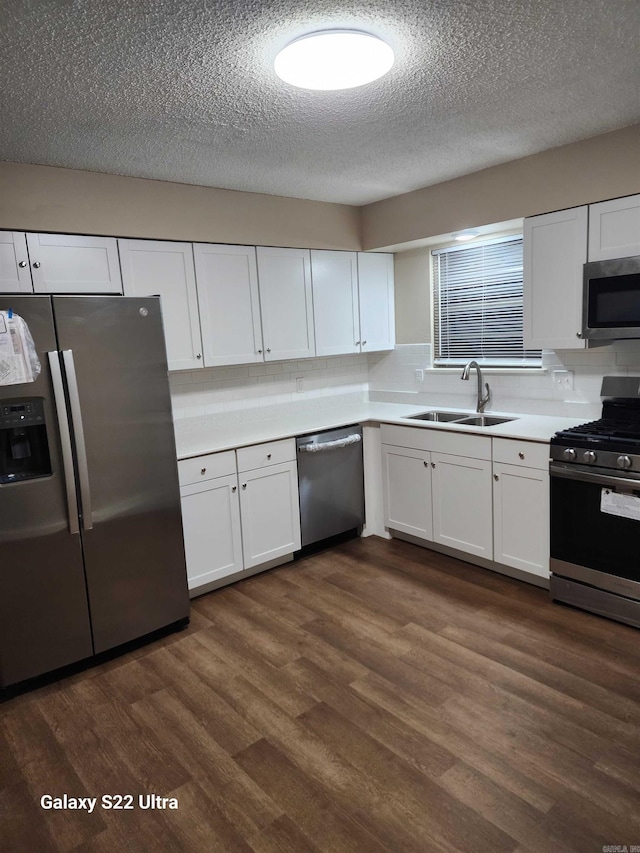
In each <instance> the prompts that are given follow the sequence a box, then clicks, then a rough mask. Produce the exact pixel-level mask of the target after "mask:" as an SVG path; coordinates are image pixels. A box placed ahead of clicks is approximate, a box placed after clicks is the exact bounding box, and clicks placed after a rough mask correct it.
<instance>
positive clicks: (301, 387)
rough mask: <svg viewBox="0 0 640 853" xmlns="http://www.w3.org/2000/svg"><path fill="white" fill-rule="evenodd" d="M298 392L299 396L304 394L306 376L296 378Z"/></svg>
mask: <svg viewBox="0 0 640 853" xmlns="http://www.w3.org/2000/svg"><path fill="white" fill-rule="evenodd" d="M296 391H297V392H298V394H304V376H297V377H296Z"/></svg>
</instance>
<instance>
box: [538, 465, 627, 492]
mask: <svg viewBox="0 0 640 853" xmlns="http://www.w3.org/2000/svg"><path fill="white" fill-rule="evenodd" d="M549 476H551V477H563V478H564V479H566V480H579V481H580V482H583V483H596V484H597V485H598V486H615V487H617V488H618V489H626V490H629V489H634V490H640V477H639V478H638V479H637V480H635V479H631V478H630V477H612V476H611V475H608V474H600V473H595V472H594V471H576V470H575V469H574V468H570V467H569V466H567V467H565V466H564V465H558V464H555V463H551V465H549Z"/></svg>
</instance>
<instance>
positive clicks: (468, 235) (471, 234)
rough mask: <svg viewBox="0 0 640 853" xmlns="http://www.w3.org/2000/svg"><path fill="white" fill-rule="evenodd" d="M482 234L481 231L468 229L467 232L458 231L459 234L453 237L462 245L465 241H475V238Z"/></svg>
mask: <svg viewBox="0 0 640 853" xmlns="http://www.w3.org/2000/svg"><path fill="white" fill-rule="evenodd" d="M479 234H480V232H479V231H476V230H475V229H474V228H467V230H466V231H458V233H457V234H454V235H453V239H454V240H458V242H460V243H464V241H465V240H473V239H474V238H475V237H478V236H479Z"/></svg>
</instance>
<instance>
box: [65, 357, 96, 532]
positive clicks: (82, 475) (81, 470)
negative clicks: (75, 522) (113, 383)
mask: <svg viewBox="0 0 640 853" xmlns="http://www.w3.org/2000/svg"><path fill="white" fill-rule="evenodd" d="M62 358H63V361H64V369H65V373H66V375H67V390H68V394H69V407H70V409H71V423H72V426H73V434H74V437H75V442H76V460H77V462H78V481H79V483H80V502H81V505H82V526H83V528H84V529H85V530H92V529H93V517H92V513H91V488H90V486H89V466H88V464H87V447H86V445H85V442H84V427H83V426H82V411H81V410H80V393H79V391H78V379H77V377H76V367H75V364H74V361H73V350H70V349H66V350H63V351H62Z"/></svg>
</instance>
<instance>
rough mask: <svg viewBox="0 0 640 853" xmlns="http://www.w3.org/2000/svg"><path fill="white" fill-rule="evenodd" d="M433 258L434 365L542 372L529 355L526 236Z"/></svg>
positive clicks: (444, 251)
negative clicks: (525, 317)
mask: <svg viewBox="0 0 640 853" xmlns="http://www.w3.org/2000/svg"><path fill="white" fill-rule="evenodd" d="M431 255H432V259H433V306H434V310H433V316H434V335H433V341H434V358H433V362H434V365H436V366H438V365H440V366H446V365H461V364H464V363H466V362H467V361H469V360H470V359H472V358H474V359H476V361H478V362H479V363H480V364H481V365H490V366H491V365H493V366H496V367H499V366H506V367H539V366H540V364H541V353H540V351H539V350H525V348H524V334H523V300H522V235H521V234H518V235H515V236H511V237H501V238H498V239H495V238H494V239H492V240H486V241H485V242H483V243H474V244H473V245H472V246H469V245H467V246H451V247H450V248H446V249H437V250H434V251H433V252H432V253H431Z"/></svg>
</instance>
